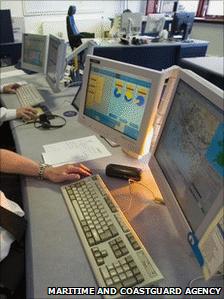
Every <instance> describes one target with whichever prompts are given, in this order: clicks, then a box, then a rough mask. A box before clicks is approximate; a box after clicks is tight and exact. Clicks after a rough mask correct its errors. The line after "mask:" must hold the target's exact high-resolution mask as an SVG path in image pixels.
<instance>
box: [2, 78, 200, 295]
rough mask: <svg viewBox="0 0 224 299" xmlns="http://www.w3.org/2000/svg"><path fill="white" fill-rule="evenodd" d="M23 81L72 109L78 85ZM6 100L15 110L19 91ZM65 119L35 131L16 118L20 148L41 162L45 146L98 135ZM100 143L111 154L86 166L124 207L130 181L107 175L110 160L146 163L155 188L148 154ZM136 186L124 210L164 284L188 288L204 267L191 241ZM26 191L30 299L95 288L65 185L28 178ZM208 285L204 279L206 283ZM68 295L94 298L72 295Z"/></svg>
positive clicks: (58, 108)
mask: <svg viewBox="0 0 224 299" xmlns="http://www.w3.org/2000/svg"><path fill="white" fill-rule="evenodd" d="M19 80H26V81H30V82H35V85H36V87H37V88H40V92H41V94H42V95H43V96H44V97H45V99H46V101H47V104H48V105H49V107H50V109H51V111H53V112H54V113H57V114H62V113H63V112H64V111H66V110H71V109H73V108H72V107H71V105H70V103H69V102H70V101H72V99H73V96H74V89H72V88H70V89H67V90H65V91H63V92H61V93H59V94H57V95H53V94H52V93H51V91H50V90H49V88H48V86H47V84H46V82H45V80H44V79H43V78H42V77H41V76H39V75H31V76H28V75H25V76H21V77H20V78H19ZM8 81H11V82H12V81H16V78H15V80H12V78H10V80H8ZM2 101H3V103H4V104H5V105H7V107H8V108H15V107H17V105H18V102H17V99H16V96H15V95H2ZM66 119H67V124H66V126H65V127H63V128H60V129H57V130H52V131H50V132H49V131H48V130H46V131H43V130H38V129H34V127H33V124H28V125H24V126H19V125H20V124H21V122H20V121H12V122H11V123H10V125H11V128H12V132H13V135H14V138H15V143H16V147H17V151H18V152H19V153H22V154H23V155H25V156H27V157H30V158H32V159H34V160H40V159H41V152H43V147H42V146H43V144H48V143H52V142H57V141H62V140H65V139H72V138H80V137H84V136H89V135H92V134H93V132H92V131H91V130H89V129H88V128H86V127H84V126H83V125H81V124H80V123H78V122H77V117H71V118H66ZM98 138H100V137H99V136H98ZM101 141H102V143H104V144H105V146H106V147H107V148H108V149H109V151H110V152H111V154H112V155H111V156H110V157H106V158H102V159H98V160H93V161H89V162H88V163H85V164H86V165H87V166H88V167H90V168H91V169H92V170H93V171H94V172H96V173H99V174H100V175H101V176H102V177H103V179H104V181H105V183H106V184H107V186H108V188H109V190H111V192H112V194H114V196H115V199H116V201H117V202H118V204H119V205H120V207H121V209H124V210H125V209H126V208H127V206H128V204H129V201H128V199H129V198H130V195H129V188H128V185H127V183H126V181H122V180H119V179H115V178H109V177H106V176H105V173H104V169H105V166H106V164H108V163H120V164H128V165H133V166H138V167H142V169H143V170H144V172H143V181H142V182H143V183H145V184H147V185H148V186H149V187H150V188H152V189H154V188H155V189H156V185H155V182H154V180H153V178H152V175H151V173H150V170H149V168H148V166H147V160H148V157H145V159H142V160H140V161H136V160H135V159H133V158H130V157H128V156H126V155H125V154H124V153H123V152H122V151H121V149H120V148H111V147H109V146H108V145H107V143H105V142H104V141H103V140H102V139H101ZM132 188H133V190H132V191H133V193H134V194H133V197H134V200H133V203H132V206H131V208H130V209H129V210H128V211H127V212H126V213H125V214H126V216H127V218H128V220H129V221H130V223H131V225H132V226H133V228H134V229H135V230H136V232H137V233H138V235H139V237H140V239H141V240H142V242H143V244H144V245H145V247H146V248H147V250H148V251H149V253H150V255H151V256H152V258H153V259H154V261H155V263H156V264H157V266H158V267H159V269H160V271H161V272H162V274H163V275H164V277H165V279H164V280H162V281H161V282H160V283H159V286H161V287H163V286H173V287H174V286H176V287H182V288H183V289H185V287H186V286H187V284H188V283H189V281H190V280H191V279H194V278H195V277H198V276H200V275H201V271H200V269H199V266H198V264H197V262H196V260H195V258H194V256H193V254H192V253H191V250H190V249H189V247H188V246H187V245H186V240H184V238H183V239H181V238H180V237H179V235H178V233H177V230H176V228H175V227H174V224H173V222H172V220H171V218H170V215H169V212H168V209H167V207H166V206H163V205H158V204H155V203H153V202H152V201H151V200H150V198H151V196H152V195H151V193H150V192H149V191H148V190H147V189H145V188H142V187H140V188H137V187H136V186H133V187H132ZM155 192H156V196H159V193H158V192H159V191H158V190H156V191H155ZM22 193H23V200H24V209H25V212H26V217H27V219H28V230H27V236H26V279H27V299H31V298H32V299H46V298H51V297H52V298H61V299H62V298H65V296H47V287H59V286H60V287H62V286H65V287H96V286H97V285H96V281H95V279H94V276H93V274H92V272H91V269H90V266H89V263H88V260H87V258H86V256H85V253H84V251H83V249H82V246H81V242H80V240H79V237H78V235H77V233H76V230H75V229H74V226H73V223H72V221H71V218H70V216H69V212H68V210H67V208H66V204H65V202H64V199H63V197H62V195H61V192H60V184H53V183H50V182H47V181H39V180H37V179H34V178H29V177H27V178H23V179H22ZM200 283H201V281H199V282H197V283H196V284H193V286H200ZM205 284H206V283H205V282H204V281H202V285H205ZM69 298H90V297H88V296H69ZM92 298H94V299H95V298H100V297H99V296H93V297H92ZM135 298H136V296H135ZM139 298H141V299H142V298H149V296H139ZM153 298H154V296H153ZM159 298H160V299H161V298H167V297H166V296H160V297H159ZM175 298H185V299H186V298H190V296H189V297H186V296H184V295H181V296H175Z"/></svg>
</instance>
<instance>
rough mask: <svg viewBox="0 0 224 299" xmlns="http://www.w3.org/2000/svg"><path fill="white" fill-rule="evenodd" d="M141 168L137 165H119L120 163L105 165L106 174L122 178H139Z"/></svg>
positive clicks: (136, 179)
mask: <svg viewBox="0 0 224 299" xmlns="http://www.w3.org/2000/svg"><path fill="white" fill-rule="evenodd" d="M141 173H142V170H141V169H140V168H137V167H132V166H127V165H120V164H108V165H107V166H106V175H108V176H112V177H117V178H120V179H124V180H129V179H132V180H135V181H140V180H141Z"/></svg>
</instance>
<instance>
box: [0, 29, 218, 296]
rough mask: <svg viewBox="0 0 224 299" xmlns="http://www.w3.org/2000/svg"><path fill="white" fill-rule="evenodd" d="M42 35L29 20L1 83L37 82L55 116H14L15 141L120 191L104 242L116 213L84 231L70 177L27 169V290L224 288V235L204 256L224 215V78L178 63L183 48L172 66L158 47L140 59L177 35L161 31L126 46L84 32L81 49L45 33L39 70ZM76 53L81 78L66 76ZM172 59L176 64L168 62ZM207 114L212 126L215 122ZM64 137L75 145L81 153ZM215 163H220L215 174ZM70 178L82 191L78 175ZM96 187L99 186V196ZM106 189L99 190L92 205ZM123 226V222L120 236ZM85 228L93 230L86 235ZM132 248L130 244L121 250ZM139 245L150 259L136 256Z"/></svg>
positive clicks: (15, 102) (153, 292) (15, 103)
mask: <svg viewBox="0 0 224 299" xmlns="http://www.w3.org/2000/svg"><path fill="white" fill-rule="evenodd" d="M84 30H85V29H84ZM38 37H39V36H38ZM36 38H37V35H36V34H34V33H31V32H28V31H27V32H26V34H24V35H23V42H22V43H23V48H22V55H21V57H22V60H21V66H22V69H20V70H18V69H17V68H14V66H13V65H12V66H8V67H2V68H1V84H8V83H11V82H23V83H24V82H26V83H28V84H29V83H31V84H32V85H34V87H35V88H36V89H37V90H38V92H39V94H40V95H41V97H42V102H41V107H42V109H43V110H44V109H45V110H44V111H45V112H46V113H45V114H46V115H47V116H48V117H47V122H46V119H45V120H43V119H42V121H41V118H40V119H39V120H36V121H35V122H34V123H33V122H31V123H26V122H21V120H12V121H10V128H11V132H12V134H13V138H14V141H15V146H16V151H17V153H19V154H22V155H24V156H26V157H29V158H31V159H33V160H35V161H40V162H45V163H49V161H50V160H49V159H52V163H49V164H57V163H56V160H55V161H53V160H54V159H56V158H57V159H58V158H59V159H62V160H60V161H59V160H58V161H57V162H58V164H59V163H67V162H81V163H84V164H85V165H86V166H87V167H88V168H90V169H91V170H92V171H93V178H95V175H97V174H98V175H99V176H100V177H101V178H102V180H103V182H104V183H105V185H106V188H107V189H106V190H107V191H105V189H104V192H106V193H107V192H109V193H107V196H108V197H109V199H108V200H109V201H110V200H111V202H112V203H111V202H110V204H109V207H111V206H113V209H114V208H115V212H113V213H114V214H112V213H111V208H108V203H107V202H106V204H105V200H104V203H101V204H103V206H104V209H106V211H107V213H108V214H109V219H107V220H106V222H107V221H108V225H111V227H112V225H113V230H112V229H111V233H112V236H110V237H107V238H108V239H106V241H105V242H104V243H106V245H102V244H101V242H100V239H101V240H102V239H103V237H102V236H103V234H104V233H105V231H104V232H102V234H101V233H100V230H101V229H103V228H104V226H105V227H106V226H107V225H106V224H107V223H105V224H103V226H98V227H97V228H94V229H92V230H91V229H90V231H89V230H87V231H85V230H82V226H81V225H80V224H79V223H78V224H77V219H79V220H80V217H81V219H82V218H83V215H85V213H86V212H88V211H83V210H82V204H81V206H78V205H77V204H75V203H73V205H71V202H72V201H70V199H69V196H68V194H70V193H68V192H67V190H70V189H69V188H70V187H66V188H67V189H66V188H63V187H62V186H63V185H67V184H69V183H66V182H65V183H64V184H53V183H51V182H49V181H47V180H42V181H41V180H37V179H35V178H32V177H22V180H21V183H22V185H21V189H22V197H23V208H24V210H25V213H26V219H27V221H28V226H27V231H26V298H27V299H28V298H30V299H31V298H41V299H45V298H53V297H56V298H67V297H69V298H102V296H103V292H105V293H104V296H103V297H105V298H120V297H125V296H129V298H172V297H175V298H189V299H190V298H194V297H195V298H204V297H203V296H205V295H209V296H210V297H211V298H223V289H221V288H222V285H223V276H222V271H221V269H222V267H223V254H222V246H223V239H221V240H220V244H219V245H217V250H220V248H221V253H220V255H218V254H217V256H218V258H216V259H215V257H214V261H213V262H212V264H209V260H207V259H206V258H207V257H206V256H205V255H204V254H205V250H207V247H208V246H211V248H213V243H209V238H208V237H207V239H206V236H207V234H209V233H210V232H209V230H211V227H212V228H213V229H214V230H215V228H216V226H217V227H218V226H221V225H222V221H223V218H222V217H223V209H222V207H223V201H222V192H223V186H222V176H223V167H222V166H220V165H221V164H219V163H218V162H213V160H212V159H213V158H214V156H213V155H212V152H213V146H214V142H216V140H217V136H220V135H219V134H221V133H222V130H223V120H222V119H223V106H222V101H223V94H222V91H221V89H220V88H217V87H216V86H215V85H213V84H210V83H209V82H208V81H205V80H204V79H203V78H201V77H199V76H197V75H195V74H194V73H192V72H189V71H184V70H183V69H181V68H179V67H178V66H174V65H176V64H177V60H178V59H179V58H180V56H181V55H180V56H179V57H178V56H177V55H176V56H175V57H174V58H173V60H172V58H170V60H171V61H172V63H170V64H169V65H168V64H167V61H164V62H163V63H164V65H163V66H158V64H159V63H160V61H158V63H157V64H156V58H154V59H153V60H152V62H151V63H155V64H154V65H155V67H153V64H149V65H142V64H141V59H140V58H141V57H139V56H140V51H142V50H143V49H144V48H146V47H147V48H150V47H151V49H156V48H157V47H161V48H162V47H164V48H166V53H167V52H168V48H170V45H168V46H167V47H166V46H165V45H164V46H160V45H159V43H157V42H156V43H154V42H152V44H147V45H144V44H142V45H132V44H131V45H124V44H120V43H119V41H118V40H116V41H115V40H114V39H113V43H115V42H116V43H117V44H116V46H114V44H113V46H111V43H112V42H109V41H108V40H102V39H101V38H100V39H96V40H95V43H89V41H88V44H87V45H86V44H85V39H84V38H83V39H82V41H83V42H82V44H83V45H86V46H84V47H83V48H82V49H83V50H84V51H80V52H79V50H80V48H79V47H77V48H76V49H73V52H71V51H69V53H68V51H66V49H65V48H66V47H65V45H67V47H69V43H66V42H65V41H64V40H63V39H60V38H59V37H56V36H54V35H51V34H50V35H49V36H47V37H46V38H45V37H44V38H40V37H39V41H41V42H42V46H41V47H38V46H37V43H36V48H38V50H40V49H42V51H43V53H45V54H43V56H41V55H40V57H45V58H43V60H41V61H42V65H41V67H42V69H41V70H40V68H39V69H37V68H36V69H35V67H37V64H36V60H35V59H33V60H31V59H30V57H29V56H28V57H26V53H29V51H28V50H30V49H29V48H25V46H24V45H25V40H26V39H27V40H28V41H29V40H33V43H35V42H37V39H36ZM46 40H47V43H46ZM86 42H87V40H86ZM163 43H164V44H166V43H168V42H165V41H163ZM170 43H172V44H173V43H174V41H172V42H170ZM28 44H29V42H28ZM44 44H45V45H46V47H43V45H44ZM189 44H190V45H192V43H184V42H183V41H179V42H175V46H173V48H175V47H178V48H176V49H175V51H176V52H178V53H179V52H180V51H181V47H182V45H183V47H185V45H186V46H188V47H189ZM195 44H197V45H200V46H201V45H202V46H203V47H205V48H204V50H203V51H204V52H203V53H204V54H202V55H197V56H204V55H205V54H206V50H207V47H208V44H209V43H208V42H207V41H200V40H199V41H197V42H195ZM110 47H114V48H117V49H118V48H119V49H123V50H122V51H121V53H122V55H123V58H122V57H120V56H119V58H118V57H111V56H109V57H107V54H105V55H104V54H103V53H104V52H103V49H105V48H110ZM164 48H163V49H164ZM50 49H51V50H50ZM53 49H54V50H55V53H54V52H53ZM77 49H78V50H77ZM128 49H134V50H136V49H139V53H138V54H135V57H139V59H138V61H137V60H136V61H127V60H123V59H126V57H131V54H130V55H127V52H128ZM140 49H142V50H140ZM56 50H57V51H56ZM134 50H133V51H134ZM97 51H98V52H97ZM130 51H131V50H130ZM33 53H34V52H33ZM58 53H59V54H58ZM80 53H81V54H82V55H81V57H80ZM125 53H126V54H125ZM201 53H202V52H201ZM87 54H92V55H93V56H87ZM110 55H113V53H112V54H110ZM119 55H120V54H119ZM161 55H162V54H161ZM71 56H78V59H79V61H78V62H79V63H80V59H81V60H82V61H81V62H82V63H83V64H84V66H83V69H81V70H80V69H78V71H81V76H80V77H79V79H80V78H81V83H80V81H78V83H77V80H76V79H77V76H76V75H74V74H73V78H72V79H69V80H71V82H69V83H67V84H65V80H64V78H62V76H61V73H62V70H64V67H65V64H66V65H67V66H69V64H70V58H71ZM167 56H169V55H167ZM68 57H69V59H68ZM184 57H189V56H184ZM28 58H29V59H28ZM107 58H109V59H107ZM110 59H112V60H110ZM130 59H131V58H130ZM136 59H137V58H136ZM63 61H64V63H62V62H63ZM126 63H128V64H126ZM39 66H40V65H39ZM79 66H80V64H79ZM72 67H73V66H72ZM144 67H145V68H144ZM167 67H171V68H169V69H167V70H166V68H167ZM76 74H77V73H76ZM62 79H63V80H62ZM178 82H179V83H178ZM24 86H25V85H24ZM80 86H81V87H80ZM78 91H79V102H78V105H77V98H76V95H77V92H78ZM119 99H120V100H122V101H120V102H118V101H119ZM114 101H117V103H116V104H115V103H114ZM20 103H21V102H20V101H19V95H18V93H17V94H10V95H9V94H1V104H2V105H3V106H5V107H7V108H9V109H16V108H17V107H19V106H20V105H21V104H20ZM185 103H186V104H185ZM130 104H131V105H132V106H130ZM43 107H45V108H43ZM46 107H47V108H46ZM195 107H196V108H195ZM46 109H47V111H46ZM197 109H199V110H200V109H201V110H200V111H198V110H197ZM189 111H191V114H190V112H189ZM178 112H179V113H178ZM182 119H183V121H182ZM208 119H209V120H210V119H211V126H207V125H206V123H207V120H208ZM200 128H204V129H203V130H201V131H200ZM174 132H175V133H174ZM191 132H193V134H192V133H191ZM108 137H109V140H108V139H107V138H108ZM85 138H86V139H85ZM83 140H86V141H85V142H84V141H83ZM92 140H93V141H92ZM83 142H84V143H83ZM91 142H93V145H91ZM65 146H70V147H72V153H73V151H74V153H73V157H72V159H73V160H70V157H69V155H68V154H71V151H68V152H66V149H65ZM50 150H51V151H50ZM48 151H49V152H48ZM54 151H56V152H58V153H59V154H56V153H54ZM80 151H81V152H80ZM97 155H98V156H97ZM47 158H48V160H47ZM196 160H198V161H200V162H199V163H197V162H196ZM50 162H51V161H50ZM111 164H112V165H113V164H116V165H117V166H121V165H125V166H128V167H134V169H132V171H134V174H133V173H132V174H130V172H129V176H126V177H125V175H124V172H122V169H114V168H113V167H112V170H111V168H109V167H108V166H110V167H111ZM119 170H120V173H119ZM127 170H128V169H125V171H127ZM123 171H124V169H123ZM129 171H130V169H129ZM206 173H210V174H212V175H211V179H210V178H209V177H208V176H207V175H205V174H206ZM134 175H135V177H134ZM114 176H115V177H114ZM90 178H91V177H90ZM128 179H129V180H128ZM85 180H86V179H84V180H82V181H85ZM191 180H194V181H193V182H192V181H191ZM80 182H81V181H80ZM77 183H78V182H77ZM89 184H90V182H89ZM202 186H203V187H202ZM205 186H208V187H206V188H205ZM61 187H62V189H61ZM72 188H73V189H75V188H77V190H78V189H79V188H80V186H79V185H76V186H75V185H74V186H73V187H72ZM99 188H103V187H102V186H101V187H99ZM188 189H189V190H190V191H189V190H188ZM211 189H213V192H211ZM99 190H101V189H99ZM99 190H98V191H95V192H96V193H97V196H99V200H101V199H100V197H101V196H100V194H101V193H100V192H99ZM199 190H200V191H199ZM209 190H210V191H209ZM182 191H183V192H182ZM66 192H67V193H66ZM69 192H70V191H69ZM198 193H199V194H198ZM207 194H209V195H207ZM111 195H112V197H113V198H114V199H111ZM73 196H76V195H75V193H74V195H73ZM186 196H187V197H186ZM97 200H98V198H97V199H96V198H95V199H94V201H95V202H96V203H95V204H93V205H94V208H95V206H98V202H97ZM114 200H115V202H114ZM209 202H210V203H209ZM90 205H91V204H90ZM74 207H75V209H74ZM73 209H74V210H73ZM86 210H88V209H86ZM89 210H90V207H89ZM74 211H75V212H74ZM120 211H121V212H123V214H122V213H121V212H120ZM220 211H221V213H222V214H221V216H220ZM94 213H100V212H99V211H98V210H97V212H94ZM74 214H75V215H74ZM80 215H82V216H80ZM124 216H125V217H126V218H124ZM87 217H90V218H94V217H96V218H97V217H98V218H99V217H101V215H100V214H97V215H96V214H95V215H93V214H92V215H88V216H87ZM118 218H120V219H121V220H120V222H119V221H118V220H117V219H118ZM89 220H91V219H89ZM81 221H84V219H82V220H81ZM100 221H101V222H103V221H104V220H100ZM109 221H112V224H109ZM214 221H216V222H215V223H214ZM80 223H81V222H80ZM120 223H122V225H120ZM97 225H100V223H98V224H97ZM114 226H115V228H116V230H117V231H118V232H117V233H116V232H115V235H114V236H113V231H114ZM122 227H123V228H126V229H127V231H125V230H123V229H122V230H121V228H122ZM107 229H108V227H107ZM88 233H89V235H91V234H92V235H91V236H92V237H90V238H87V235H88ZM214 234H217V232H214ZM128 235H131V239H132V240H134V241H133V242H134V243H135V245H133V243H132V242H131V241H130V239H129V238H128ZM209 236H210V235H209ZM211 237H213V238H214V235H211ZM119 238H120V239H121V240H122V241H118V239H119ZM92 239H93V240H92ZM205 239H206V240H205ZM192 240H193V241H192ZM197 240H198V241H199V245H198V244H197V242H196V241H197ZM206 241H207V244H206ZM92 242H94V243H92ZM113 242H115V245H113ZM203 242H204V243H203ZM210 242H211V241H210ZM102 243H103V242H102ZM136 243H137V245H136ZM124 244H125V245H124ZM203 245H204V247H203ZM206 245H207V247H206ZM101 246H102V247H101ZM113 246H115V247H113ZM134 246H137V248H136V249H134ZM219 246H220V247H219ZM114 248H115V249H114ZM125 248H127V249H128V251H129V252H128V253H127V252H123V255H122V256H119V251H120V252H122V250H125ZM133 249H134V250H133ZM105 251H106V255H105ZM115 252H116V254H115ZM137 252H138V253H137ZM140 252H141V255H142V256H144V258H143V257H142V258H139V256H140ZM210 253H211V254H212V253H213V249H211V251H210ZM117 254H118V255H117ZM130 257H132V260H130ZM102 260H103V261H102ZM101 263H102V264H101ZM124 265H125V266H124ZM112 266H113V267H112ZM111 267H112V268H111ZM127 267H129V268H128V269H126V268H127ZM120 268H122V269H123V272H122V273H119V270H118V269H120ZM137 268H138V269H139V272H137V274H136V273H134V272H135V271H137V270H136V269H137ZM142 268H143V269H142ZM206 271H207V272H206ZM140 272H141V273H140ZM107 275H109V277H107ZM118 278H119V279H118ZM99 287H105V288H107V289H105V290H100V289H99ZM63 288H64V289H63ZM186 290H187V291H186ZM134 292H135V293H134ZM193 292H197V293H193ZM206 292H207V293H206ZM209 292H210V293H209ZM200 295H201V296H200ZM16 299H17V298H16ZM19 299H20V298H19Z"/></svg>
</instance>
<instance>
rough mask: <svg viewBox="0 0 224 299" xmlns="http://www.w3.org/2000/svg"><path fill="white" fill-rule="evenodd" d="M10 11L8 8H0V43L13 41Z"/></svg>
mask: <svg viewBox="0 0 224 299" xmlns="http://www.w3.org/2000/svg"><path fill="white" fill-rule="evenodd" d="M13 42H14V35H13V29H12V19H11V12H10V10H9V9H1V10H0V44H3V43H13Z"/></svg>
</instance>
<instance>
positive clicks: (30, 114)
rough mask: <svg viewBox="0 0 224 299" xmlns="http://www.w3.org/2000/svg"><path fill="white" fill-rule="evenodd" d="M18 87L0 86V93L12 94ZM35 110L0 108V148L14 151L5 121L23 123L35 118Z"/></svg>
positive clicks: (27, 108)
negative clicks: (22, 121)
mask: <svg viewBox="0 0 224 299" xmlns="http://www.w3.org/2000/svg"><path fill="white" fill-rule="evenodd" d="M18 87H20V85H19V84H17V83H12V84H6V85H3V86H0V93H8V94H12V93H15V92H16V89H17V88H18ZM36 113H37V112H36V110H35V109H34V108H32V107H19V108H17V109H7V108H5V107H0V136H1V139H0V147H4V148H8V149H14V147H15V146H14V142H13V137H12V133H11V130H10V127H9V124H8V122H7V121H9V120H13V119H23V120H25V121H27V120H31V119H35V118H36ZM3 123H4V124H3Z"/></svg>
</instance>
